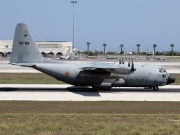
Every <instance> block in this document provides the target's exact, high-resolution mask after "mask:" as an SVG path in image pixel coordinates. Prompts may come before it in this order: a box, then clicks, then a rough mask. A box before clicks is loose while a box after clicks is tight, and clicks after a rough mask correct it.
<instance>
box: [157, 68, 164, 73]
mask: <svg viewBox="0 0 180 135" xmlns="http://www.w3.org/2000/svg"><path fill="white" fill-rule="evenodd" d="M158 71H159V73H166V70H165V69H164V68H159V69H158Z"/></svg>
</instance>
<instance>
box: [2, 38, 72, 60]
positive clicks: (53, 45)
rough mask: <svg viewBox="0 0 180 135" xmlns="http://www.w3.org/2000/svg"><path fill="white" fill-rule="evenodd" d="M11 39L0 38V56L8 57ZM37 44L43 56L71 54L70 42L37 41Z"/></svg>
mask: <svg viewBox="0 0 180 135" xmlns="http://www.w3.org/2000/svg"><path fill="white" fill-rule="evenodd" d="M12 44H13V40H0V57H10V54H11V50H12ZM36 44H37V46H38V47H39V50H40V52H41V54H42V55H43V56H44V57H59V56H62V55H70V54H72V42H67V41H37V42H36Z"/></svg>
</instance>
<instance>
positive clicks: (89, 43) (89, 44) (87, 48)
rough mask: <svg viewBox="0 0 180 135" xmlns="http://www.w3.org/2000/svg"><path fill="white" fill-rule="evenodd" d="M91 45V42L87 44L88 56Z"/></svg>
mask: <svg viewBox="0 0 180 135" xmlns="http://www.w3.org/2000/svg"><path fill="white" fill-rule="evenodd" d="M90 44H91V43H90V42H87V53H88V55H89V45H90Z"/></svg>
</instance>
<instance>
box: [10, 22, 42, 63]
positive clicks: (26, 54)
mask: <svg viewBox="0 0 180 135" xmlns="http://www.w3.org/2000/svg"><path fill="white" fill-rule="evenodd" d="M42 62H43V57H42V55H41V53H40V51H39V48H38V47H37V45H36V43H35V41H34V39H33V37H32V35H31V32H30V30H29V29H28V27H27V25H26V24H24V23H18V24H17V26H16V30H15V34H14V40H13V47H12V53H11V58H10V63H42Z"/></svg>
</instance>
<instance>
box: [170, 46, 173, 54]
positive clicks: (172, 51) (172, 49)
mask: <svg viewBox="0 0 180 135" xmlns="http://www.w3.org/2000/svg"><path fill="white" fill-rule="evenodd" d="M170 46H171V54H172V56H173V52H174V50H173V48H174V44H171V45H170Z"/></svg>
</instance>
